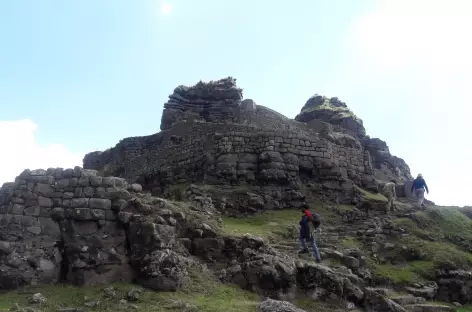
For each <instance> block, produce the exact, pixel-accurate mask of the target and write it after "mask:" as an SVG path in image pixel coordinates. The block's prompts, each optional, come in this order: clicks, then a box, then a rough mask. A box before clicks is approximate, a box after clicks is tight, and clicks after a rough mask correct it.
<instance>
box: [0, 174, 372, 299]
mask: <svg viewBox="0 0 472 312" xmlns="http://www.w3.org/2000/svg"><path fill="white" fill-rule="evenodd" d="M186 194H187V198H186V203H189V205H188V206H186V204H185V203H181V206H175V204H172V203H171V202H168V201H166V200H164V199H160V198H155V197H151V196H149V194H144V193H142V192H141V186H140V185H139V184H128V183H127V182H126V180H124V179H122V178H117V177H101V176H99V175H97V172H96V171H94V170H87V169H85V170H84V169H82V168H79V167H76V168H74V169H61V168H56V169H52V168H51V169H48V170H31V171H30V170H25V171H24V172H22V173H21V174H20V175H19V176H18V177H17V179H16V181H15V182H14V183H5V184H4V185H3V186H2V188H0V289H3V290H11V289H16V288H19V287H23V286H34V285H40V284H45V283H46V284H47V283H59V282H66V283H70V284H74V285H106V284H109V283H113V282H138V283H140V284H141V285H143V286H145V287H147V288H150V289H153V290H157V291H175V290H178V289H179V288H180V287H182V284H183V281H184V277H185V276H186V274H187V273H188V270H189V269H190V268H191V267H192V266H194V265H198V263H206V264H207V265H208V267H209V268H211V269H213V270H215V273H217V275H218V276H219V279H220V280H221V281H222V282H227V283H234V284H237V285H239V286H240V287H241V288H243V289H247V290H251V291H254V292H257V293H258V294H260V295H262V296H265V297H270V298H277V299H291V298H293V297H294V295H295V292H296V290H297V289H303V290H305V291H308V292H312V293H316V294H317V296H321V297H323V296H339V298H341V297H342V298H348V299H349V300H351V301H352V302H355V303H356V304H360V303H361V302H362V301H363V299H364V292H363V291H362V290H361V287H363V281H362V280H361V279H358V278H357V279H356V280H354V281H353V282H351V280H350V279H352V277H351V276H349V275H348V274H346V273H343V272H334V271H333V270H331V269H329V268H327V267H324V266H319V265H317V264H310V263H297V262H295V260H294V259H293V258H290V257H288V256H286V255H284V254H281V253H279V252H276V251H275V250H274V249H272V248H271V247H270V246H267V245H266V244H265V243H264V241H263V240H261V239H259V238H254V237H251V236H249V235H245V236H243V237H235V236H225V235H224V234H222V233H220V231H219V229H218V225H217V223H218V215H219V213H218V211H217V210H216V209H215V208H214V206H213V205H212V201H211V198H208V197H207V196H205V195H204V194H203V193H202V192H201V190H199V189H198V187H196V186H190V187H189V188H188V190H187V192H186ZM215 222H216V223H215ZM215 263H216V264H217V265H215ZM313 276H318V277H319V276H321V277H322V278H320V279H318V278H315V280H316V282H315V283H313V282H311V280H312V279H313V278H312V277H313ZM308 277H310V278H308ZM333 285H336V287H335V289H332V287H333ZM320 294H321V295H320ZM321 297H320V298H321Z"/></svg>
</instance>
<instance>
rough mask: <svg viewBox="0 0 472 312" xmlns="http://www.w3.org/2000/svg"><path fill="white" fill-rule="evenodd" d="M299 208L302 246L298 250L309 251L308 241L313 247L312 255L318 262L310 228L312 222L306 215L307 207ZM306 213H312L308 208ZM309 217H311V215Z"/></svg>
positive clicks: (318, 257) (317, 253) (312, 232)
mask: <svg viewBox="0 0 472 312" xmlns="http://www.w3.org/2000/svg"><path fill="white" fill-rule="evenodd" d="M301 210H302V213H303V215H302V219H301V220H300V244H301V246H302V250H301V251H300V253H302V254H304V253H308V252H309V250H308V246H307V244H306V242H307V241H308V242H309V243H310V245H311V247H312V248H313V256H314V258H315V260H316V262H317V263H320V262H321V258H320V252H319V250H318V246H316V242H315V236H314V231H312V230H311V228H312V226H310V225H312V224H313V221H311V220H310V218H309V217H308V216H307V210H308V209H306V208H303V207H302V209H301ZM308 213H309V214H310V215H312V214H311V212H310V211H309V210H308ZM311 217H312V218H313V215H312V216H311ZM313 228H314V226H313Z"/></svg>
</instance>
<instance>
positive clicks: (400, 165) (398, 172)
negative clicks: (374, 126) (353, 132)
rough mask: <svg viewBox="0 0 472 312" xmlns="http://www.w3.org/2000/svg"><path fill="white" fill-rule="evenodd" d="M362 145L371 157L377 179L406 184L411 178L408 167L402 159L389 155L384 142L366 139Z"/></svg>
mask: <svg viewBox="0 0 472 312" xmlns="http://www.w3.org/2000/svg"><path fill="white" fill-rule="evenodd" d="M363 143H364V146H365V149H366V150H367V151H368V152H369V154H370V155H371V157H372V163H373V167H374V170H375V171H377V172H376V175H377V176H379V178H381V179H382V180H391V179H396V180H397V182H406V181H409V180H411V179H412V178H413V177H412V176H411V174H410V167H409V166H408V165H407V164H406V162H405V161H404V160H403V159H401V158H398V157H396V156H393V155H392V154H390V150H389V148H388V146H387V143H385V141H382V140H380V139H376V138H375V139H371V138H366V139H364V140H363Z"/></svg>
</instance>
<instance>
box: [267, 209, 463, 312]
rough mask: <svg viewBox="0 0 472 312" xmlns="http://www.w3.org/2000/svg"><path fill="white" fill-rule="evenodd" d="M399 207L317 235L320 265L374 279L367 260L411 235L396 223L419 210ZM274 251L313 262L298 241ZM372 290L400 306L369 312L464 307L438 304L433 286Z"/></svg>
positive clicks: (288, 241) (347, 221)
mask: <svg viewBox="0 0 472 312" xmlns="http://www.w3.org/2000/svg"><path fill="white" fill-rule="evenodd" d="M400 207H401V208H399V209H398V210H396V211H395V212H393V213H390V214H389V215H385V214H381V213H380V214H376V216H367V215H365V214H360V216H359V215H358V216H357V217H356V218H343V223H342V224H339V225H337V226H332V225H330V226H322V227H321V228H320V229H318V230H317V231H316V235H317V245H318V247H319V250H320V253H321V256H322V259H323V263H322V264H321V265H323V266H326V267H327V268H329V269H331V270H334V271H335V272H342V273H346V272H348V273H350V274H354V275H356V276H357V277H359V278H362V279H364V280H365V279H366V278H367V279H370V278H371V277H372V276H371V272H369V270H368V269H367V266H368V263H367V261H368V260H367V258H372V256H373V257H377V256H381V252H380V251H379V249H382V247H385V246H387V248H388V246H389V245H392V246H393V244H392V242H394V241H395V240H396V239H398V238H399V237H401V238H407V237H408V236H409V235H410V234H409V233H408V230H407V229H403V228H399V227H398V226H396V225H394V224H395V222H394V221H395V220H396V219H398V218H411V216H412V215H413V214H414V213H416V212H418V209H417V208H415V207H414V206H413V205H412V203H411V202H409V201H403V202H401V203H400ZM343 243H344V244H343ZM272 247H273V248H275V249H276V250H278V251H279V252H281V253H284V254H287V255H291V256H295V257H297V256H298V257H299V258H300V260H301V261H307V262H314V259H313V257H312V256H311V255H312V251H311V248H310V254H309V255H299V251H300V243H299V241H298V240H297V239H281V241H280V242H278V243H275V244H272ZM376 253H378V254H376ZM374 284H375V283H374ZM371 287H372V289H373V290H374V291H376V292H378V293H381V294H382V295H384V296H385V297H386V298H389V300H391V301H392V302H394V303H396V304H398V306H397V307H394V308H392V307H390V308H385V310H384V308H381V307H377V308H376V309H379V310H376V309H374V310H369V309H366V311H415V312H416V311H418V312H429V311H433V312H441V311H458V310H457V306H459V307H460V306H461V305H460V304H459V303H457V302H455V305H450V304H444V303H438V302H437V301H435V300H434V298H435V295H436V293H437V291H438V289H437V284H435V283H434V282H424V283H423V284H416V285H413V286H406V287H400V288H399V287H392V286H390V285H388V284H386V285H382V284H379V285H378V286H371ZM461 311H466V310H465V309H464V310H461Z"/></svg>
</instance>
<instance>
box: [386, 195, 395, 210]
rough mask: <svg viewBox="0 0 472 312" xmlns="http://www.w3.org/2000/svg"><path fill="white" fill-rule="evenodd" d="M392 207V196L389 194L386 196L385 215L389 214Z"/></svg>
mask: <svg viewBox="0 0 472 312" xmlns="http://www.w3.org/2000/svg"><path fill="white" fill-rule="evenodd" d="M392 205H393V196H392V195H391V194H387V207H386V208H385V213H387V214H388V213H389V211H390V210H393V209H392Z"/></svg>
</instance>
